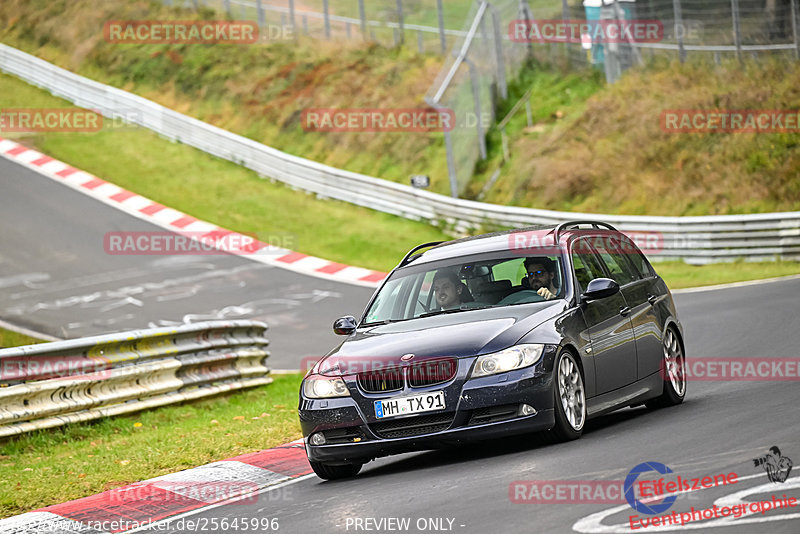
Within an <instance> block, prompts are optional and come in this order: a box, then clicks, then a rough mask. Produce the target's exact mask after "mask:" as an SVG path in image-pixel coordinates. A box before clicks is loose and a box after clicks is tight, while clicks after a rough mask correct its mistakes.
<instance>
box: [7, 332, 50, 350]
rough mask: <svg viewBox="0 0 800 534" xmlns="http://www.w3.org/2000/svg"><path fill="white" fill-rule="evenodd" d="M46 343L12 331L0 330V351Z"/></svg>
mask: <svg viewBox="0 0 800 534" xmlns="http://www.w3.org/2000/svg"><path fill="white" fill-rule="evenodd" d="M36 343H44V341H42V340H41V339H36V338H34V337H30V336H26V335H25V334H20V333H18V332H14V331H12V330H5V329H3V328H0V349H2V348H8V347H19V346H21V345H34V344H36Z"/></svg>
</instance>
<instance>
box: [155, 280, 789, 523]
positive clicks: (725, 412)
mask: <svg viewBox="0 0 800 534" xmlns="http://www.w3.org/2000/svg"><path fill="white" fill-rule="evenodd" d="M798 294H800V280H788V281H781V282H773V283H768V284H764V285H756V286H747V287H738V288H731V289H724V290H715V291H706V292H698V293H690V294H683V295H676V304H677V306H678V312H679V314H680V318H681V321H682V323H683V325H684V328H685V333H686V347H687V353H688V357H689V358H708V357H786V356H796V355H797V348H796V344H795V342H794V338H795V337H796V333H797V332H798V331H800V317H798V314H797V313H796V311H797V296H798ZM798 397H799V395H798V386H797V382H766V381H739V382H729V381H728V382H699V381H693V382H690V383H689V385H688V393H687V398H686V401H685V402H684V403H683V404H682V405H680V406H677V407H673V408H668V409H662V410H656V411H650V410H648V409H646V408H643V407H642V408H632V409H631V408H627V409H624V410H622V411H619V412H616V413H614V414H611V415H608V416H605V417H601V418H599V419H595V420H592V421H590V422H589V423H588V424H587V425H588V426H587V429H586V431H585V433H584V435H583V437H582V438H581V439H580V440H577V441H573V442H569V443H563V444H557V445H551V444H547V443H546V442H544V440H542V439H541V438H540V437H537V436H523V437H520V438H516V439H509V440H504V441H502V442H492V443H489V444H483V445H480V444H476V445H472V446H468V447H461V448H457V449H449V450H442V451H432V452H424V453H414V454H405V455H400V456H394V457H389V458H383V459H380V460H377V461H374V462H371V463H369V464H367V465H366V466H365V467H364V469H363V470H362V472H361V474H360V475H359V476H358V477H356V478H354V479H350V480H344V481H335V482H323V481H322V480H320V479H319V478H317V477H316V476H314V475H309V476H307V477H305V478H303V479H301V480H299V481H297V482H295V483H293V484H291V485H288V486H285V487H278V488H275V489H273V490H271V491H268V492H265V493H263V494H262V495H261V496H260V499H259V502H257V503H252V504H246V505H244V504H238V503H232V504H228V505H225V506H219V507H216V508H213V509H209V510H206V511H203V512H200V513H195V514H192V515H190V516H186V517H185V518H184V519H185V520H188V519H203V518H205V519H207V520H209V521H211V520H213V519H214V518H216V519H217V520H218V521H219V520H221V519H222V518H227V519H228V521H229V522H232V521H233V520H234V519H236V518H239V521H242V520H243V519H245V518H253V517H270V518H272V517H275V518H278V520H279V524H280V532H289V533H308V532H320V533H336V534H338V533H347V532H397V531H405V532H463V533H469V534H506V533H508V534H512V533H514V534H516V533H558V532H564V533H567V532H592V533H594V532H631V530H630V529H629V523H628V522H629V517H630V516H631V515H633V514H635V512H634V511H633V510H632V509H631V508H630V506H629V505H627V504H625V503H623V504H622V505H617V504H597V503H588V504H530V503H522V504H518V503H512V502H511V500H510V498H509V487H510V484H511V483H512V482H514V481H518V480H538V481H553V480H567V481H576V480H595V479H596V480H624V479H625V477H626V475H627V474H628V472H629V471H630V470H631V469H632V468H633V467H634V466H636V465H637V464H639V463H641V462H649V461H655V462H661V463H664V464H666V465H667V466H669V467H670V468H671V469H672V470H673V471H674V472H675V473H677V474H680V475H681V476H682V477H684V478H698V477H700V478H701V477H703V476H707V475H708V476H713V475H719V474H723V473H725V474H727V473H731V472H735V473H736V474H737V475H738V477H739V479H740V480H739V481H738V482H737V483H736V484H733V485H730V486H723V487H718V488H712V489H707V490H702V491H697V492H692V493H687V494H685V495H682V496H681V497H679V498H678V500H677V502H676V503H675V504H674V505H673V507H672V508H671V509H670V510H669V511H668V512H666V513H670V512H671V511H672V510H675V511H676V512H679V513H680V512H685V511H687V510H689V509H690V507H692V506H693V507H694V508H695V509H698V510H699V509H702V508H708V507H712V506H713V504H714V503H715V502H716V503H718V505H719V506H724V505H725V503H726V502H727V503H731V502H738V501H732V500H731V499H735V497H732V494H735V493H738V492H743V491H744V493H745V494H746V495H743V496H741V497H740V499H741V500H742V501H744V502H751V501H752V502H755V501H758V500H770V499H771V497H772V496H773V495H775V496H776V497H778V498H780V497H781V496H783V495H784V494H785V495H786V496H787V497H795V498H800V476H798V475H797V474H796V473H794V472H793V473H792V475H791V476H790V477H789V479H788V480H787V481H786V482H785V483H783V484H780V483H772V484H770V483H769V481H768V479H767V476H766V474H765V472H764V471H763V470H761V468H756V467H755V466H754V464H753V459H754V458H756V457H759V456H762V455H764V454H765V453H766V452H767V450H768V449H769V448H770V447H772V446H776V445H777V446H778V447H780V449H781V453H782V454H783V455H784V456H786V457H788V458H790V459H795V462H794V463H795V465H796V464H797V459H800V439H798V438H800V411H799V410H798ZM765 484H766V485H767V486H765V487H764V485H765ZM759 487H760V489H757V488H759ZM752 491H756V493H751V492H752ZM719 499H727V500H722V501H720V500H719ZM614 508H616V509H617V511H616V512H614V513H611V514H609V515H608V516H607V517H605V518H603V519H602V522H597V521H594V522H593V521H585V522H584V524H583V525H580V524H577V525H576V523H578V521H579V520H582V519H584V520H585V519H586V518H587V517H588V516H591V515H592V514H596V513H600V512H603V511H607V510H612V509H614ZM612 512H613V510H612ZM639 515H640V516H644V514H639ZM781 516H783V517H781ZM644 517H646V516H644ZM348 518H349V519H350V522H348ZM387 518H408V519H409V520H410V523H409V528H408V529H407V530H391V529H388V528H375V527H376V526H377V524H376V523H375V522H374V521H381V520H382V519H387ZM428 518H434V519H435V518H442V519H443V521H442V523H443V525H444V527H445V528H440V529H438V530H437V529H431V528H417V527H418V526H419V527H426V525H425V524H424V521H426V520H427V519H428ZM356 519H361V520H364V521H366V520H367V519H369V523H367V522H362V523H360V526H361V527H362V528H357V527H359V524H358V523H356V522H355V520H356ZM448 520H452V526H450V525H451V524H450V523H449V521H448ZM418 521H420V523H419V525H418V524H417V522H418ZM737 521H738V522H737ZM207 524H210V523H207ZM598 524H602V525H606V526H609V525H622V527H620V528H619V529H613V528H612V529H603V528H599V527H598ZM392 525H394V526H396V524H394V523H393V524H392ZM690 525H691V524H690V523H687V525H686V526H683V527H681V526H677V527H674V528H672V529H671V530H669V531H670V532H681V531H692V532H697V531H698V530H699V531H700V532H720V533H723V532H724V533H726V534H727V533H737V534H738V533H741V534H749V533H753V532H780V533H787V534H788V533H797V532H799V531H800V507H797V508H794V509H789V510H788V511H787V510H778V511H775V512H768V513H766V514H764V515H762V514H760V513H756V514H755V516H750V515H748V516H747V517H743V518H740V519H739V520H736V521H734V522H732V523H730V524H728V525H727V526H725V525H722V524H719V523H718V524H717V526H710V525H708V523H703V524H695V525H692V526H690ZM180 526H182V527H183V529H181V528H179V524H178V523H177V522H175V521H173V523H172V526H171V527H170V530H168V531H169V532H188V530H187V527H186V523H185V521H184V523H182V524H181V525H180ZM367 526H369V527H370V528H369V529H367ZM383 526H384V527H385V526H388V523H385V524H384V525H383ZM427 526H428V527H429V526H430V523H428V525H427ZM448 528H450V530H447V529H448ZM152 531H154V532H155V531H156V530H152ZM228 531H229V532H233V530H232V529H230V528H229V529H228ZM649 531H653V532H655V531H657V529H654V528H645V529H640V530H636V531H635V532H649ZM218 532H222V530H218Z"/></svg>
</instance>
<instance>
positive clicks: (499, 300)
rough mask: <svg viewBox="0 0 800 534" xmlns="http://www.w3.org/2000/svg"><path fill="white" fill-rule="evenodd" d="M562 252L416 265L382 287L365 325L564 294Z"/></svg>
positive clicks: (523, 302) (552, 298) (557, 297)
mask: <svg viewBox="0 0 800 534" xmlns="http://www.w3.org/2000/svg"><path fill="white" fill-rule="evenodd" d="M563 264H564V262H563V261H562V258H561V256H560V255H553V254H549V255H548V254H542V255H531V256H519V255H514V256H506V257H500V258H495V259H488V260H481V261H470V262H464V260H463V258H462V259H461V260H460V261H459V260H458V259H454V260H453V261H452V262H450V263H443V262H437V263H435V264H427V265H416V266H415V265H413V264H412V265H411V266H409V267H404V268H402V269H398V270H397V271H395V272H394V273H393V274H392V276H391V277H390V279H389V280H388V281H387V282H386V284H385V285H384V286H383V288H381V291H380V293H378V295H377V297H376V298H375V300H374V301H373V302H372V305H371V306H370V307H369V310H368V311H367V314H366V317H365V321H364V322H365V324H374V323H386V322H394V321H404V320H408V319H415V318H417V317H424V316H429V315H438V314H444V313H457V312H461V311H467V310H473V309H477V308H493V307H500V306H511V305H515V304H527V303H531V302H544V301H548V300H553V301H555V300H556V299H559V298H563V293H564V283H563V280H564V275H563Z"/></svg>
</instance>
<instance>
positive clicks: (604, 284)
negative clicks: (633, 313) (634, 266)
mask: <svg viewBox="0 0 800 534" xmlns="http://www.w3.org/2000/svg"><path fill="white" fill-rule="evenodd" d="M617 293H619V284H618V283H616V282H615V281H614V280H612V279H611V278H595V279H594V280H592V281H591V282H589V287H587V288H586V291H584V292H583V295H582V297H583V300H599V299H604V298H608V297H610V296H612V295H616V294H617Z"/></svg>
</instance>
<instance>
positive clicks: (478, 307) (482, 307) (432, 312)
mask: <svg viewBox="0 0 800 534" xmlns="http://www.w3.org/2000/svg"><path fill="white" fill-rule="evenodd" d="M494 307H495V306H492V305H491V304H489V305H487V306H475V307H474V308H452V309H449V310H435V311H431V312H427V313H423V314H422V315H417V317H416V319H419V318H422V317H432V316H434V315H443V314H445V313H457V312H465V311H472V310H485V309H486V308H494Z"/></svg>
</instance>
